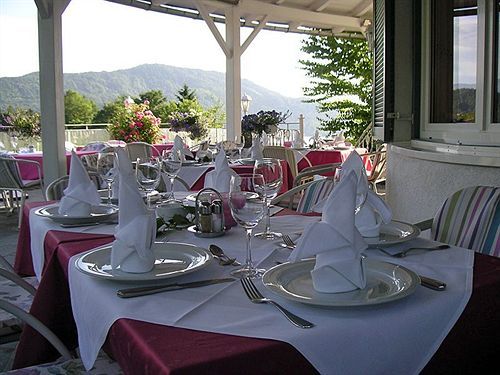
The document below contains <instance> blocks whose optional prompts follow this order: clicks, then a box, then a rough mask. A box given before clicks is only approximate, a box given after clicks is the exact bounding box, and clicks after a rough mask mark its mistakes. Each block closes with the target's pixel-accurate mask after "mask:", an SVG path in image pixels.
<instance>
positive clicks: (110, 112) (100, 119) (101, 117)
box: [94, 95, 126, 124]
mask: <svg viewBox="0 0 500 375" xmlns="http://www.w3.org/2000/svg"><path fill="white" fill-rule="evenodd" d="M125 99H126V96H123V95H122V96H120V97H118V98H117V99H116V100H114V101H113V102H109V103H106V104H104V106H103V107H102V109H100V110H99V111H98V112H97V114H96V115H95V117H94V123H95V124H109V123H111V121H112V119H113V118H115V117H116V116H117V115H118V113H120V111H121V109H122V108H123V101H124V100H125Z"/></svg>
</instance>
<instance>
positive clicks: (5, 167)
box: [0, 155, 23, 190]
mask: <svg viewBox="0 0 500 375" xmlns="http://www.w3.org/2000/svg"><path fill="white" fill-rule="evenodd" d="M22 188H23V181H22V179H21V173H20V172H19V166H18V164H17V160H16V159H15V158H14V157H13V156H11V155H3V156H1V157H0V190H9V189H11V190H16V189H22Z"/></svg>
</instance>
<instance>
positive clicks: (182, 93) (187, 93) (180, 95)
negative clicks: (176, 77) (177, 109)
mask: <svg viewBox="0 0 500 375" xmlns="http://www.w3.org/2000/svg"><path fill="white" fill-rule="evenodd" d="M175 97H176V98H177V100H178V101H179V102H182V101H183V100H194V99H196V92H195V91H194V90H191V89H190V88H189V87H188V85H186V84H184V85H183V86H182V88H181V89H180V90H179V91H177V94H175Z"/></svg>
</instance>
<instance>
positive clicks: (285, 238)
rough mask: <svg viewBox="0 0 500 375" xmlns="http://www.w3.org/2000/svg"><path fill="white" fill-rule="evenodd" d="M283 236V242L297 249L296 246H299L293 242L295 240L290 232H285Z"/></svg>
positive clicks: (290, 247) (288, 246)
mask: <svg viewBox="0 0 500 375" xmlns="http://www.w3.org/2000/svg"><path fill="white" fill-rule="evenodd" d="M281 238H282V239H283V242H284V243H285V246H286V247H287V248H289V249H292V250H293V249H295V247H296V246H297V245H296V244H295V242H293V240H292V239H291V238H290V236H289V235H288V234H283V235H282V236H281Z"/></svg>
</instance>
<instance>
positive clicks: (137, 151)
mask: <svg viewBox="0 0 500 375" xmlns="http://www.w3.org/2000/svg"><path fill="white" fill-rule="evenodd" d="M125 151H127V155H128V157H129V159H130V160H131V161H135V160H137V158H147V157H151V156H153V155H154V154H155V153H154V151H156V155H159V154H158V151H157V150H156V149H155V147H154V146H153V145H151V144H149V143H146V142H132V143H127V145H126V146H125Z"/></svg>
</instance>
